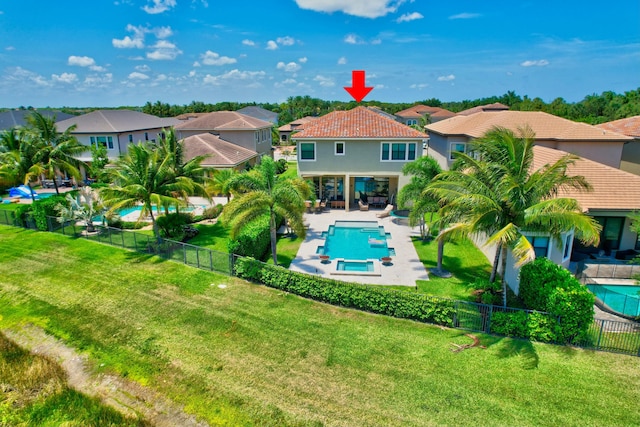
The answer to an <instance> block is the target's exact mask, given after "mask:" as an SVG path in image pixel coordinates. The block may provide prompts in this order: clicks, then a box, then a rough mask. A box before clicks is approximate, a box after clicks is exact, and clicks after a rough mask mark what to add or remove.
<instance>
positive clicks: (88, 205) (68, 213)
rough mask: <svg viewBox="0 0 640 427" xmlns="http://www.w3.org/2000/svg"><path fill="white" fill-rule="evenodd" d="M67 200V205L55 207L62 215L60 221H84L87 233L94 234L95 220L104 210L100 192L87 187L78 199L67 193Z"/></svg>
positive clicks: (79, 192)
mask: <svg viewBox="0 0 640 427" xmlns="http://www.w3.org/2000/svg"><path fill="white" fill-rule="evenodd" d="M66 199H67V203H66V204H63V203H58V204H57V205H56V207H55V209H56V210H57V211H58V213H59V214H60V216H59V217H58V221H59V222H65V221H69V220H71V221H83V222H84V223H85V225H86V227H87V233H93V232H94V231H95V227H94V225H93V218H94V217H95V216H96V215H98V214H100V213H101V212H102V210H103V207H102V200H100V196H99V194H98V192H97V191H96V190H94V189H93V188H91V187H89V186H86V187H82V188H81V189H80V191H78V195H77V196H76V197H73V196H72V195H71V194H70V193H67V196H66Z"/></svg>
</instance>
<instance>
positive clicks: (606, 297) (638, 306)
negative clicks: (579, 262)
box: [587, 284, 640, 316]
mask: <svg viewBox="0 0 640 427" xmlns="http://www.w3.org/2000/svg"><path fill="white" fill-rule="evenodd" d="M587 288H588V289H589V290H590V291H591V292H592V293H593V294H595V296H596V297H597V298H598V299H599V300H600V301H602V302H603V303H604V304H606V305H607V306H608V307H609V308H611V309H612V310H614V311H617V312H618V313H622V314H625V315H627V316H640V286H633V285H599V284H592V285H587Z"/></svg>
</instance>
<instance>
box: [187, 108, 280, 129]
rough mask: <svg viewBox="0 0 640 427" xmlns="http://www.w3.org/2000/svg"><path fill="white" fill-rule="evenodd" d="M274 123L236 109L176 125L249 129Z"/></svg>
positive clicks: (205, 115) (190, 127)
mask: <svg viewBox="0 0 640 427" xmlns="http://www.w3.org/2000/svg"><path fill="white" fill-rule="evenodd" d="M271 126H272V123H270V122H267V121H265V120H260V119H256V118H255V117H251V116H247V115H245V114H242V113H238V112H236V111H214V112H212V113H207V114H204V115H202V116H200V117H198V118H195V119H193V120H187V121H186V122H182V123H180V124H178V125H176V126H175V128H176V129H179V130H202V131H212V130H222V129H226V130H247V129H263V128H266V127H269V128H270V127H271Z"/></svg>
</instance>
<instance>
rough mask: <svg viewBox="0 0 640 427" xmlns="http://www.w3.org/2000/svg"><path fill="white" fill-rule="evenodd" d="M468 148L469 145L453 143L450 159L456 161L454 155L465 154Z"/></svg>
mask: <svg viewBox="0 0 640 427" xmlns="http://www.w3.org/2000/svg"><path fill="white" fill-rule="evenodd" d="M466 148H467V144H464V143H461V142H452V143H451V150H450V152H449V159H450V160H453V159H455V156H454V153H464V152H465V150H466Z"/></svg>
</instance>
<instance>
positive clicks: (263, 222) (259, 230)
mask: <svg viewBox="0 0 640 427" xmlns="http://www.w3.org/2000/svg"><path fill="white" fill-rule="evenodd" d="M270 247H271V234H270V228H269V217H268V216H263V217H260V218H258V219H256V220H255V221H253V222H252V223H250V224H248V225H246V226H245V227H243V228H242V230H241V231H240V233H239V234H238V236H237V237H236V238H235V239H231V240H229V244H228V250H229V253H232V254H236V255H240V256H248V257H251V258H255V259H264V257H265V255H266V254H267V252H268V251H269V248H270Z"/></svg>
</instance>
